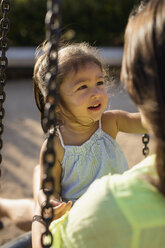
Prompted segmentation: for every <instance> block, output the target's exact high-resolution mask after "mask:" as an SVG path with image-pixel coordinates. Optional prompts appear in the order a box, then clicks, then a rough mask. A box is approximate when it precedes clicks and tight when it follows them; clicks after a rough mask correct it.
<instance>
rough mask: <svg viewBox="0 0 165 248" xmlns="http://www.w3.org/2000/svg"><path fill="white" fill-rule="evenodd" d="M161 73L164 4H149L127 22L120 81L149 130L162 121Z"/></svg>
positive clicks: (164, 85) (164, 82)
mask: <svg viewBox="0 0 165 248" xmlns="http://www.w3.org/2000/svg"><path fill="white" fill-rule="evenodd" d="M164 69H165V1H164V0H151V1H150V2H149V3H148V4H146V6H145V7H144V9H142V10H141V11H140V12H139V13H137V14H136V15H135V16H131V17H130V19H129V22H128V25H127V28H126V33H125V46H124V57H123V63H122V72H121V81H123V82H124V83H125V84H126V87H127V90H128V92H129V94H130V96H131V97H132V99H133V100H134V102H135V103H136V104H137V105H138V107H139V108H140V109H141V110H142V112H143V113H144V115H145V116H146V118H147V119H148V120H149V121H150V123H151V125H152V123H153V126H155V121H156V120H155V118H158V119H157V121H158V120H160V118H161V120H163V121H165V73H164ZM156 115H157V116H156ZM157 124H158V123H157ZM153 131H154V130H153Z"/></svg>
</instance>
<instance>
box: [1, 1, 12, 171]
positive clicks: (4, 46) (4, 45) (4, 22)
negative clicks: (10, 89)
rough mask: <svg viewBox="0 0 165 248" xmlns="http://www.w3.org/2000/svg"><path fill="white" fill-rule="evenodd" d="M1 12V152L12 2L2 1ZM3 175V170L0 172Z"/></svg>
mask: <svg viewBox="0 0 165 248" xmlns="http://www.w3.org/2000/svg"><path fill="white" fill-rule="evenodd" d="M1 11H2V19H1V20H0V51H1V55H0V150H2V147H3V141H2V134H3V130H4V126H3V123H2V120H3V117H4V115H5V110H4V108H3V103H4V101H5V99H6V94H5V91H4V86H5V85H6V69H7V66H8V59H7V57H6V51H7V50H8V38H7V33H8V31H9V27H10V22H9V19H8V13H9V11H10V1H9V0H2V1H1ZM1 163H2V155H1V154H0V164H1ZM0 174H1V170H0Z"/></svg>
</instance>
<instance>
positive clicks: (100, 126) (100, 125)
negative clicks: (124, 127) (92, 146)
mask: <svg viewBox="0 0 165 248" xmlns="http://www.w3.org/2000/svg"><path fill="white" fill-rule="evenodd" d="M99 128H100V129H101V118H100V119H99Z"/></svg>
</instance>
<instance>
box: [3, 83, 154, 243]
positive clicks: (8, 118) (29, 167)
mask: <svg viewBox="0 0 165 248" xmlns="http://www.w3.org/2000/svg"><path fill="white" fill-rule="evenodd" d="M5 91H6V101H5V104H4V107H5V112H6V114H5V119H4V121H3V123H4V126H5V130H4V133H3V142H4V145H3V151H2V156H3V162H2V165H1V167H2V176H1V179H0V182H1V187H0V197H7V198H11V199H15V198H26V197H32V173H33V168H34V166H35V165H36V164H38V162H39V150H40V147H41V145H42V142H43V140H44V136H43V133H42V130H41V127H40V116H39V112H38V110H37V107H36V106H35V102H34V97H33V87H32V80H31V79H19V80H11V81H9V82H8V84H7V85H6V86H5ZM110 107H111V109H124V110H127V111H130V112H135V111H136V108H135V106H134V104H133V103H132V102H131V100H130V98H129V97H128V95H127V94H126V93H125V92H123V91H120V90H118V89H115V90H114V92H113V94H112V95H111V96H110ZM117 141H118V142H119V144H120V145H121V147H122V149H123V151H124V153H125V155H126V158H127V160H128V163H129V166H130V167H132V166H133V165H135V164H137V163H138V162H139V161H141V160H142V159H143V156H142V147H143V145H142V142H141V135H132V134H123V133H121V134H119V135H118V137H117ZM150 148H151V151H152V149H153V143H152V141H151V142H150ZM11 208H12V206H11ZM2 221H3V224H4V228H3V229H2V230H0V245H2V244H4V243H6V242H8V241H10V240H12V239H14V238H15V237H17V236H19V235H21V234H23V233H24V232H22V231H20V230H19V229H18V228H16V227H15V226H14V225H13V224H12V223H11V222H10V220H8V219H6V218H3V219H2Z"/></svg>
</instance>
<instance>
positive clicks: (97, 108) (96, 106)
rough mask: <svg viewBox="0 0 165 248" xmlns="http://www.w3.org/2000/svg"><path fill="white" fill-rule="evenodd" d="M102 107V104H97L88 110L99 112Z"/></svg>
mask: <svg viewBox="0 0 165 248" xmlns="http://www.w3.org/2000/svg"><path fill="white" fill-rule="evenodd" d="M100 107H101V104H100V103H99V104H95V105H93V106H90V107H88V109H90V110H94V111H97V110H99V109H100Z"/></svg>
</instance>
